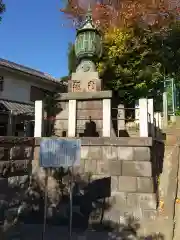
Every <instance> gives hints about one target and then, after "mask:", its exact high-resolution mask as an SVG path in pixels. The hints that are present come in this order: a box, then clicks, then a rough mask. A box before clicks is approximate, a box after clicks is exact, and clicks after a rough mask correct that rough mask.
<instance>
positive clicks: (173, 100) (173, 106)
mask: <svg viewBox="0 0 180 240" xmlns="http://www.w3.org/2000/svg"><path fill="white" fill-rule="evenodd" d="M171 81H172V109H173V116H175V99H174V78H172V80H171Z"/></svg>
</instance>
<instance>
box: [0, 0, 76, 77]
mask: <svg viewBox="0 0 180 240" xmlns="http://www.w3.org/2000/svg"><path fill="white" fill-rule="evenodd" d="M4 3H5V4H6V9H7V10H6V12H5V13H4V15H3V19H2V22H1V24H0V58H4V59H7V60H10V61H13V62H16V63H19V64H23V65H25V66H28V67H31V68H35V69H38V70H40V71H43V72H46V73H49V74H51V75H52V76H54V77H57V78H59V77H62V76H64V75H66V74H67V72H68V70H67V48H68V42H71V41H74V36H75V31H74V29H73V27H71V26H70V24H66V26H63V23H65V21H64V20H63V19H64V17H63V15H62V13H60V11H59V9H60V8H61V7H62V0H4ZM67 25H68V26H67Z"/></svg>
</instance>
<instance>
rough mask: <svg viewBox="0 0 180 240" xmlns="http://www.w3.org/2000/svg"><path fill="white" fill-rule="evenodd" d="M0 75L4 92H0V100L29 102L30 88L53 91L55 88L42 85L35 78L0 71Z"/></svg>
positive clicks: (50, 85)
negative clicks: (2, 78)
mask: <svg viewBox="0 0 180 240" xmlns="http://www.w3.org/2000/svg"><path fill="white" fill-rule="evenodd" d="M0 75H1V76H3V77H4V90H3V91H2V92H0V98H2V99H7V100H12V101H20V102H29V101H30V93H31V86H35V87H38V88H42V89H45V90H49V91H51V90H52V91H53V90H54V89H55V86H53V85H52V84H51V82H50V83H49V84H46V83H43V82H42V81H40V82H39V83H38V79H36V78H35V77H31V76H30V77H29V76H28V77H26V76H22V75H19V74H16V73H13V72H9V73H7V72H6V73H5V72H1V71H0Z"/></svg>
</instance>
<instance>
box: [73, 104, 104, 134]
mask: <svg viewBox="0 0 180 240" xmlns="http://www.w3.org/2000/svg"><path fill="white" fill-rule="evenodd" d="M102 119H103V110H102V100H101V99H100V100H88V101H87V100H86V101H77V122H76V134H77V136H89V137H90V136H91V137H93V136H94V137H99V136H102V127H103V126H102Z"/></svg>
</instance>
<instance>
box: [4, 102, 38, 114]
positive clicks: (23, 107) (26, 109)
mask: <svg viewBox="0 0 180 240" xmlns="http://www.w3.org/2000/svg"><path fill="white" fill-rule="evenodd" d="M0 104H2V105H3V106H4V107H5V108H6V109H7V110H8V111H12V115H21V114H22V115H27V116H33V115H34V105H33V104H28V103H20V102H13V101H8V100H2V99H1V100H0Z"/></svg>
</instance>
